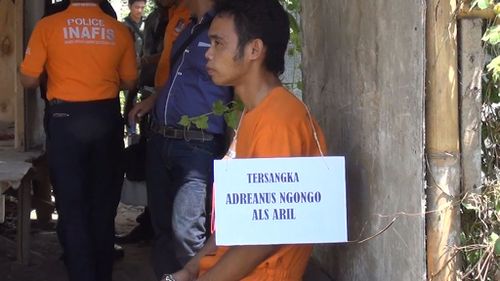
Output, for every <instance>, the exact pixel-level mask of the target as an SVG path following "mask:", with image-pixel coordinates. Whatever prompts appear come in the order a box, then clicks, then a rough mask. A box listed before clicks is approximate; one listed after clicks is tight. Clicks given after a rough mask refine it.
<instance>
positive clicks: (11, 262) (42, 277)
mask: <svg viewBox="0 0 500 281" xmlns="http://www.w3.org/2000/svg"><path fill="white" fill-rule="evenodd" d="M140 212H141V209H140V208H135V207H130V206H126V205H121V204H120V206H119V207H118V214H117V217H116V229H117V232H118V233H126V232H128V231H129V230H130V229H132V228H133V227H134V226H135V225H136V222H135V217H136V216H137V215H138V214H139V213H140ZM11 225H12V224H8V223H7V224H3V225H1V227H2V228H3V229H2V231H0V233H1V234H2V235H0V280H2V281H33V280H36V281H67V280H68V279H67V276H66V271H65V269H64V264H63V262H62V261H61V260H60V259H59V257H60V256H61V253H62V251H61V247H60V246H59V242H58V241H57V236H56V232H55V230H54V229H51V230H41V229H39V228H37V225H36V224H35V223H34V224H32V235H31V250H32V251H31V259H30V263H29V265H27V266H23V265H20V264H19V263H17V262H16V252H15V251H16V248H15V243H14V241H13V240H12V239H13V237H14V235H15V229H8V228H9V227H12V226H11ZM124 249H125V256H124V257H123V258H122V259H119V260H117V261H116V262H115V266H114V271H113V280H114V281H118V280H119V281H155V280H156V278H155V276H154V274H153V270H152V268H151V266H150V262H149V261H150V250H151V245H150V243H146V242H144V243H139V244H133V245H125V246H124Z"/></svg>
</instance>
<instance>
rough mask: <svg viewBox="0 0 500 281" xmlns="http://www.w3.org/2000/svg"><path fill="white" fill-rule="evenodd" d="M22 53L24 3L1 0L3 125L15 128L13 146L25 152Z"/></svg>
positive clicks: (0, 99) (0, 109) (0, 103)
mask: <svg viewBox="0 0 500 281" xmlns="http://www.w3.org/2000/svg"><path fill="white" fill-rule="evenodd" d="M22 53H23V1H22V0H15V1H14V0H0V66H1V67H0V123H1V124H2V128H3V129H5V130H6V128H11V127H12V126H15V129H13V131H12V133H13V134H14V136H15V142H12V145H13V146H15V147H16V148H18V149H20V150H23V149H24V91H23V88H22V87H21V86H20V84H19V79H18V74H17V66H18V65H19V63H20V62H21V59H22V57H23V54H22ZM4 135H5V134H4Z"/></svg>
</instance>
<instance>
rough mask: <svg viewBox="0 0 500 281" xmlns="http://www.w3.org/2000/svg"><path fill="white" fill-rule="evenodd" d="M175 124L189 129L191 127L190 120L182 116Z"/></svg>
mask: <svg viewBox="0 0 500 281" xmlns="http://www.w3.org/2000/svg"><path fill="white" fill-rule="evenodd" d="M177 124H179V125H181V126H183V127H186V128H189V127H190V126H191V119H189V116H187V115H182V117H181V120H180V121H179V123H177Z"/></svg>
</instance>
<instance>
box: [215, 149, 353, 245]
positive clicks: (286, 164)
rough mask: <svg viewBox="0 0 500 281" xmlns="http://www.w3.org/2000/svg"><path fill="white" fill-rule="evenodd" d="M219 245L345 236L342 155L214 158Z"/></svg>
mask: <svg viewBox="0 0 500 281" xmlns="http://www.w3.org/2000/svg"><path fill="white" fill-rule="evenodd" d="M214 168H215V171H214V193H215V196H214V198H215V199H214V200H215V229H216V243H217V245H220V246H231V245H266V244H306V243H336V242H346V241H347V210H346V193H345V161H344V157H337V156H327V157H326V156H325V157H291V158H253V159H224V160H216V161H215V162H214Z"/></svg>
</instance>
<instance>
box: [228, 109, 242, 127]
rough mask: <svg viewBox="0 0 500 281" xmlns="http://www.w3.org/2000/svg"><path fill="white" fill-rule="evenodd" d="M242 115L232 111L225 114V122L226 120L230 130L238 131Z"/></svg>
mask: <svg viewBox="0 0 500 281" xmlns="http://www.w3.org/2000/svg"><path fill="white" fill-rule="evenodd" d="M239 117H240V113H239V112H238V111H235V110H233V111H230V112H227V113H226V114H224V120H226V124H227V126H228V127H229V128H232V129H234V130H236V129H238V123H239Z"/></svg>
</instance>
